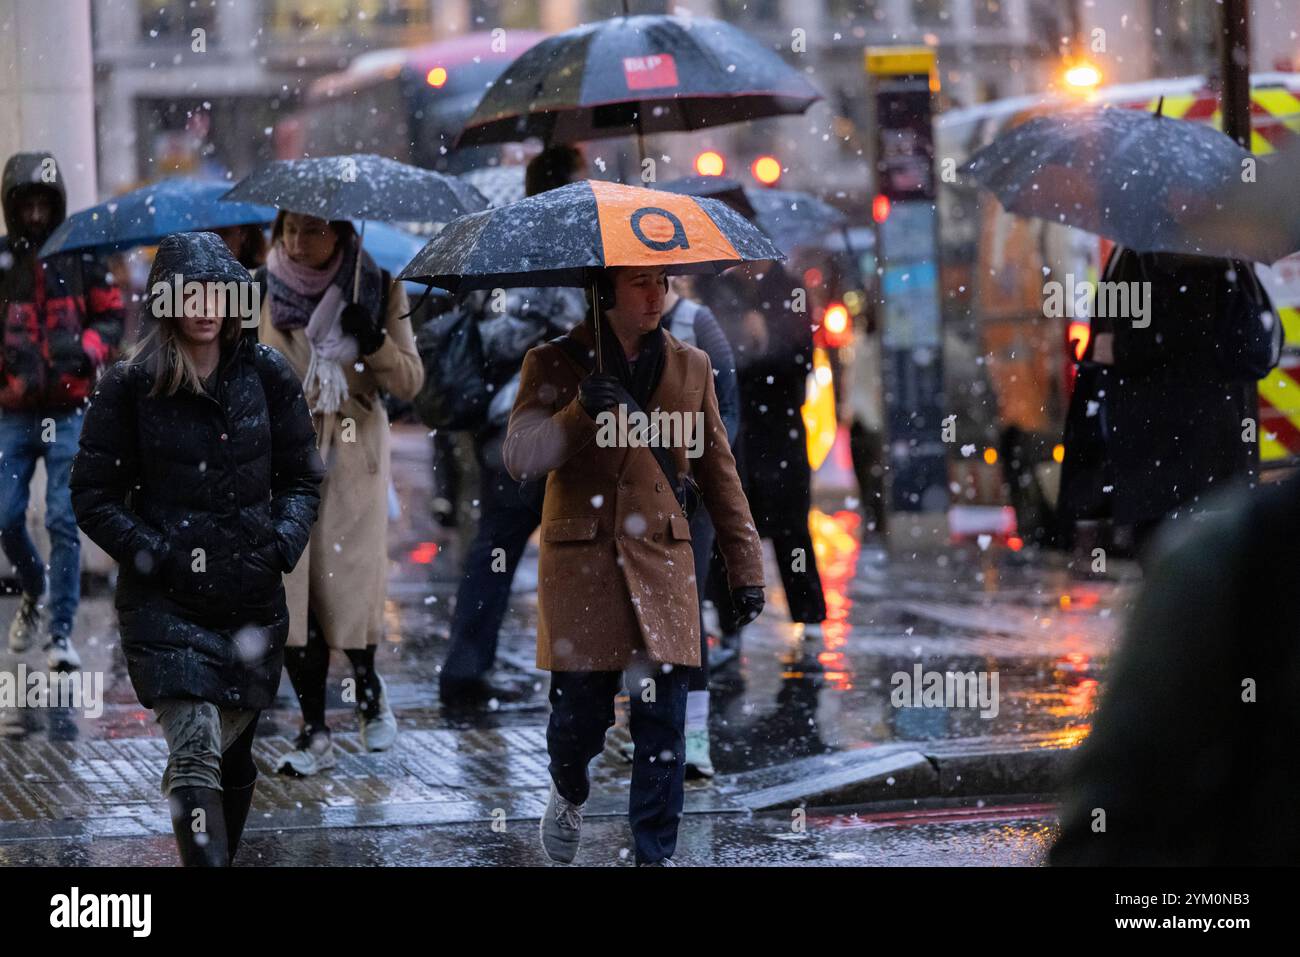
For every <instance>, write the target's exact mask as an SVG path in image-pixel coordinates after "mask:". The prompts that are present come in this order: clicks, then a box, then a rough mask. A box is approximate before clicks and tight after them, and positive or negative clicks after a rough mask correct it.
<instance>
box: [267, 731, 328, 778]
mask: <svg viewBox="0 0 1300 957" xmlns="http://www.w3.org/2000/svg"><path fill="white" fill-rule="evenodd" d="M293 748H294V749H293V750H292V751H290V752H289V753H288V754H286V755H285V756H284V757H282V758H281V759H280V763H279V765H277V766H276V769H275V770H276V773H277V774H288V775H291V776H292V777H295V778H306V777H311V776H312V775H313V774H318V773H320V772H321V771H328V770H329V769H330V768H332V767H334V765H335V764H337V763H338V762H337V760H336V759H335V757H334V742H333V741H332V740H331V739H330V733H329V731H328V729H326V730H321V731H316V732H314V733H313V734H312V735H311V736H310V737H308V735H307V732H306V730H304V731H303V732H302V734H300V735H298V739H297V740H296V741H294V743H293Z"/></svg>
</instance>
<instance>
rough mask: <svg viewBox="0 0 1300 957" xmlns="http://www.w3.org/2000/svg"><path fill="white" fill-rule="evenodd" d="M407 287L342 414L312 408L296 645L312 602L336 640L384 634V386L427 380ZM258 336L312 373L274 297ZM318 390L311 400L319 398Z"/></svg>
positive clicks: (406, 389)
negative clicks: (311, 491) (314, 480)
mask: <svg viewBox="0 0 1300 957" xmlns="http://www.w3.org/2000/svg"><path fill="white" fill-rule="evenodd" d="M410 308H411V307H410V306H409V305H408V304H407V298H406V290H405V289H404V288H403V286H402V284H401V283H400V282H394V283H393V284H392V286H391V288H390V290H389V295H388V314H387V316H386V317H385V328H386V329H387V332H388V335H387V336H386V337H385V338H384V344H383V345H382V346H380V347H379V348H378V349H377V350H376V351H375V352H373V353H371V354H370V355H368V356H363V357H362V358H361V360H360V361H361V363H362V364H363V368H362V371H360V372H358V371H357V370H356V369H355V368H354V367H352V366H349V367H346V369H345V371H346V373H347V380H348V400H347V401H346V402H344V403H343V405H342V406H341V407H340V408H339V411H338V412H337V413H336V414H334V415H322V414H320V413H313V415H312V422H313V423H314V424H315V426H316V440H317V444H318V447H319V448H320V454H321V459H322V460H323V461H324V462H325V481H324V483H323V484H322V485H321V489H320V492H321V502H320V514H319V516H318V517H317V519H316V525H315V527H314V528H313V529H312V533H311V539H310V541H308V543H307V550H306V551H305V552H303V556H302V558H301V560H299V562H298V565H297V567H295V568H294V570H293V571H292V572H290V573H289V574H288V575H286V576H285V579H284V590H285V597H286V598H287V600H288V603H289V641H288V644H289V646H290V647H302V646H303V645H305V644H306V643H307V608H308V603H309V602H310V606H311V610H312V611H313V612H315V614H316V618H317V620H318V621H319V622H320V626H321V630H322V631H323V633H324V636H325V641H326V643H327V644H328V645H329V646H330V647H331V648H337V649H340V650H341V649H348V648H364V647H365V646H366V645H373V644H376V643H378V641H379V639H380V637H381V636H382V634H383V608H384V598H385V597H386V595H387V579H388V476H389V437H388V413H387V412H386V411H385V410H384V403H383V400H382V398H381V396H380V394H379V393H380V391H381V390H382V391H384V392H390V393H392V394H393V395H394V396H396V397H397V398H399V399H403V400H407V401H409V400H411V399H413V398H414V397H415V394H416V393H417V392H419V391H420V387H421V386H422V385H423V384H424V364H423V363H422V362H421V361H420V356H419V353H417V352H416V351H415V337H414V335H413V333H412V331H411V320H410V319H403V318H401V317H402V316H405V315H406V313H407V312H408V311H410ZM258 337H259V338H260V340H261V341H262V342H264V343H266V344H267V345H269V346H273V347H274V348H276V349H279V350H280V352H282V353H284V355H285V356H286V357H288V359H289V363H290V364H291V365H292V366H293V368H294V370H295V371H296V372H297V373H298V377H299V378H306V375H307V363H308V360H309V359H310V357H311V347H310V345H309V344H308V342H307V334H306V331H305V330H303V329H293V330H290V331H289V332H287V333H286V332H280V331H279V330H277V329H276V328H275V327H274V326H273V325H271V306H270V299H269V298H268V299H267V300H266V301H265V302H264V303H263V305H262V321H261V324H260V325H259V327H258ZM314 392H315V390H314V389H313V390H312V393H313V394H309V395H308V396H307V405H308V407H312V406H314V405H315V401H316V396H315V394H314Z"/></svg>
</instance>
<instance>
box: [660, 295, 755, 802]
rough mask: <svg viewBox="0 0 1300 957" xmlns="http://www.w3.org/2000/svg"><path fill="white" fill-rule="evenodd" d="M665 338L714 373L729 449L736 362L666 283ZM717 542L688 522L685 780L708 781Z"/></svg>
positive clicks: (703, 312)
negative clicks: (696, 659) (711, 591)
mask: <svg viewBox="0 0 1300 957" xmlns="http://www.w3.org/2000/svg"><path fill="white" fill-rule="evenodd" d="M662 325H663V328H664V330H665V331H666V332H670V333H672V335H673V337H674V338H676V339H677V340H678V341H680V342H684V343H686V345H688V346H695V347H696V348H698V349H702V350H704V354H705V355H707V356H708V357H709V365H710V366H711V367H712V372H713V385H714V390H715V391H716V392H717V396H718V415H719V416H721V418H722V425H723V427H724V428H725V429H726V430H727V441H728V442H730V443H732V444H733V445H734V443H735V441H736V435H737V433H738V431H739V429H740V387H739V385H738V384H737V382H736V358H735V355H734V354H733V353H732V351H731V345H730V344H729V343H728V342H727V337H726V334H725V333H723V331H722V326H721V325H719V323H718V320H717V317H716V316H714V315H713V312H712V311H711V310H710V309H709V307H708V306H705V305H703V304H701V303H698V302H695V301H694V300H692V299H687V298H684V297H682V296H679V295H678V294H677V291H676V290H675V289H674V288H673V284H672V283H671V282H670V283H669V286H668V293H667V295H666V296H665V297H664V313H663V320H662ZM715 539H716V536H715V534H714V531H713V522H712V520H711V519H710V518H709V510H708V509H707V508H697V509H696V510H695V514H694V515H692V516H691V554H692V556H693V558H694V562H695V589H696V591H697V592H698V594H699V599H700V666H699V667H698V668H692V669H690V678H689V680H688V682H687V691H686V776H687V777H688V778H711V777H713V773H714V772H713V758H712V755H711V754H710V751H709V635H708V632H707V630H706V629H705V626H704V597H705V596H704V586H705V583H706V582H707V581H708V579H709V566H710V564H711V563H712V560H713V543H714V541H715Z"/></svg>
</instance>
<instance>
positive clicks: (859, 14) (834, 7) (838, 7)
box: [826, 0, 889, 27]
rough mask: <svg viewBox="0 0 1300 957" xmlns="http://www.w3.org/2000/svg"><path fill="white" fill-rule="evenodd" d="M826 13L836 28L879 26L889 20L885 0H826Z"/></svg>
mask: <svg viewBox="0 0 1300 957" xmlns="http://www.w3.org/2000/svg"><path fill="white" fill-rule="evenodd" d="M826 13H827V14H828V15H829V16H830V19H831V23H832V24H834V25H835V26H837V27H846V26H852V25H855V24H861V25H863V26H868V27H869V26H872V25H876V26H879V25H881V24H883V23H885V21H886V20H887V19H888V18H889V10H888V8H887V4H886V0H826Z"/></svg>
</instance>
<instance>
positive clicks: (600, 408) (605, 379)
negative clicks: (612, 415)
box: [578, 373, 619, 419]
mask: <svg viewBox="0 0 1300 957" xmlns="http://www.w3.org/2000/svg"><path fill="white" fill-rule="evenodd" d="M618 397H619V385H618V380H617V379H615V378H614V377H613V376H612V375H600V374H599V373H592V374H591V375H589V376H587V378H585V379H583V380H582V382H580V383H579V384H578V404H579V405H581V406H582V407H583V409H585V410H586V412H587V414H588V415H589V416H591V417H592V418H593V419H594V418H595V417H596V416H597V415H599V414H600V413H602V412H604V411H606V410H607V409H612V408H613V407H614V406H615V405H617V404H618Z"/></svg>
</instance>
